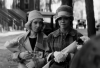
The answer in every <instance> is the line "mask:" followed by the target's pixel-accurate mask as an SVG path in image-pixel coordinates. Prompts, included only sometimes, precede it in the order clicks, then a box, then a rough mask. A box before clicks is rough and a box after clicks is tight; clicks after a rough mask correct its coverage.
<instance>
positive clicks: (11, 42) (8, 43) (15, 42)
mask: <svg viewBox="0 0 100 68" xmlns="http://www.w3.org/2000/svg"><path fill="white" fill-rule="evenodd" d="M25 36H26V33H23V34H21V35H19V36H17V37H16V38H14V39H12V40H9V41H6V43H5V44H4V46H5V47H6V48H9V47H13V46H18V43H19V42H20V41H22V40H24V39H25Z"/></svg>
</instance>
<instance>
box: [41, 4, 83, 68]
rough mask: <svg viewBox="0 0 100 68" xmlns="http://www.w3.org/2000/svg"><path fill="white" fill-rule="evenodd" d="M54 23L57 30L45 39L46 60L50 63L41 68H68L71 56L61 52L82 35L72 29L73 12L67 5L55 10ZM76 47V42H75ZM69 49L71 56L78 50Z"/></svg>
mask: <svg viewBox="0 0 100 68" xmlns="http://www.w3.org/2000/svg"><path fill="white" fill-rule="evenodd" d="M55 21H56V23H57V24H58V25H59V28H58V29H57V30H55V31H54V32H52V33H50V34H49V35H48V38H47V46H48V50H46V52H48V56H47V60H48V61H50V60H51V61H50V63H49V64H47V66H46V65H45V66H44V67H43V68H69V64H70V61H71V56H72V54H71V53H70V52H68V53H66V54H64V53H63V52H61V50H63V49H64V48H66V47H67V46H68V45H69V44H71V43H72V42H74V41H75V40H77V39H78V38H79V37H81V36H82V34H81V33H79V32H77V31H76V30H75V29H73V27H72V21H73V10H72V8H71V7H70V6H68V5H62V6H60V7H59V8H58V9H57V11H56V20H55ZM82 38H85V37H82ZM76 45H77V42H76V41H75V46H76ZM70 49H73V52H72V53H73V54H74V53H75V52H76V51H77V50H78V49H77V47H76V48H75V49H74V48H73V47H70V48H69V50H70ZM53 58H54V59H53ZM48 66H49V67H48Z"/></svg>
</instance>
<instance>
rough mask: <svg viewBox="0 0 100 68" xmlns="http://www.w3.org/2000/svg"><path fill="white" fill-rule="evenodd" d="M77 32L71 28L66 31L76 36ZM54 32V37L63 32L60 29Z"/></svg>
mask: <svg viewBox="0 0 100 68" xmlns="http://www.w3.org/2000/svg"><path fill="white" fill-rule="evenodd" d="M76 33H77V32H76V30H74V29H70V30H69V32H68V33H66V35H68V34H70V35H71V36H75V35H76ZM52 34H53V36H54V37H57V36H59V35H61V34H62V33H61V31H60V29H57V30H56V31H54V32H53V33H52Z"/></svg>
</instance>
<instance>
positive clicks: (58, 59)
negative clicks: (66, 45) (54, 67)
mask: <svg viewBox="0 0 100 68" xmlns="http://www.w3.org/2000/svg"><path fill="white" fill-rule="evenodd" d="M54 56H55V59H54V60H55V61H56V62H58V63H60V62H64V61H65V59H66V55H64V54H63V53H62V52H54Z"/></svg>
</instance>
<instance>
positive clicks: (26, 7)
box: [0, 0, 100, 32]
mask: <svg viewBox="0 0 100 68" xmlns="http://www.w3.org/2000/svg"><path fill="white" fill-rule="evenodd" d="M72 1H73V2H72V6H73V14H74V21H73V24H74V25H73V27H74V28H79V26H78V25H77V24H78V23H80V22H84V23H85V27H84V28H87V20H86V8H85V1H84V0H72ZM66 2H67V0H0V32H5V31H14V30H24V29H25V28H24V24H25V23H26V22H27V16H28V13H29V12H30V11H31V10H34V9H36V10H39V11H41V12H43V14H44V15H45V16H46V15H48V17H47V16H46V17H45V16H44V19H45V22H46V23H50V22H52V24H54V23H55V21H54V20H52V19H51V17H50V16H53V15H54V14H55V12H56V9H57V8H58V7H59V6H60V5H62V4H66ZM99 3H100V0H93V6H94V17H95V23H99V22H100V9H99V7H100V4H99ZM53 19H54V17H53ZM51 20H52V21H51ZM84 23H83V25H84ZM80 25H81V24H80ZM51 27H52V28H53V27H54V25H51ZM52 30H53V29H52Z"/></svg>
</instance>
